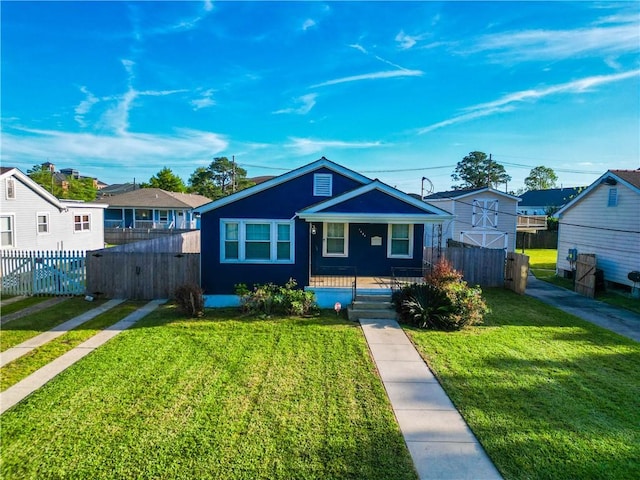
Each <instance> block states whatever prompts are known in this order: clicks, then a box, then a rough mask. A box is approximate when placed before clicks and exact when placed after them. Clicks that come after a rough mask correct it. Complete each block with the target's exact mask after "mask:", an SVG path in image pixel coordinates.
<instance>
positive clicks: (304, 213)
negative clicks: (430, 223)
mask: <svg viewBox="0 0 640 480" xmlns="http://www.w3.org/2000/svg"><path fill="white" fill-rule="evenodd" d="M372 190H378V191H380V192H382V193H386V194H387V195H389V196H391V197H394V198H396V199H398V200H400V201H402V202H404V203H407V204H409V205H411V206H414V207H416V208H418V209H420V210H422V211H424V212H425V213H426V214H429V215H437V216H439V217H440V218H443V216H446V217H447V218H453V216H452V215H450V214H448V213H447V212H445V211H444V210H441V209H439V208H437V207H434V206H433V205H429V204H428V203H425V202H422V201H420V200H417V199H415V198H413V197H412V196H411V195H407V194H406V193H403V192H401V191H399V190H396V189H395V188H392V187H390V186H389V185H386V184H384V183H382V182H381V181H380V180H373V181H371V182H370V183H368V184H367V185H363V186H362V187H359V188H356V189H354V190H351V191H349V192H346V193H343V194H342V195H339V196H337V197H333V198H331V199H330V200H326V201H324V202H320V203H317V204H315V205H312V206H311V207H308V208H304V209H302V210H301V211H300V212H297V215H298V216H299V217H300V218H307V217H308V216H309V215H310V214H311V215H313V214H319V213H321V212H322V211H323V210H325V209H327V208H330V207H332V206H334V205H337V204H339V203H343V202H346V201H348V200H351V199H353V198H356V197H359V196H360V195H363V194H365V193H368V192H370V191H372ZM323 215H334V214H333V213H323ZM351 215H354V214H351ZM368 215H378V214H369V213H367V212H363V213H362V215H360V214H358V216H362V217H364V216H368ZM411 216H413V217H418V216H419V217H420V218H424V217H422V216H421V215H417V214H411Z"/></svg>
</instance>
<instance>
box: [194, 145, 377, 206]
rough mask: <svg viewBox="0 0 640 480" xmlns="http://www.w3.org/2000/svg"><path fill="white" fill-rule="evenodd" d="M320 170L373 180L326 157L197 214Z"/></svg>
mask: <svg viewBox="0 0 640 480" xmlns="http://www.w3.org/2000/svg"><path fill="white" fill-rule="evenodd" d="M320 168H327V169H329V170H331V171H333V172H335V173H338V174H340V175H343V176H345V177H347V178H350V179H351V180H355V181H356V182H360V183H369V182H371V179H370V178H368V177H365V176H364V175H360V174H359V173H357V172H354V171H353V170H349V169H348V168H345V167H342V166H340V165H338V164H337V163H334V162H332V161H331V160H327V159H326V158H325V157H322V158H321V159H319V160H316V161H315V162H312V163H309V164H308V165H304V166H302V167H300V168H297V169H295V170H291V171H290V172H287V173H285V174H283V175H280V176H278V177H276V178H272V179H271V180H267V181H266V182H263V183H260V184H258V185H254V186H253V187H249V188H246V189H244V190H241V191H239V192H237V193H234V194H232V195H229V196H226V197H224V198H221V199H219V200H214V201H213V202H211V203H207V204H206V205H202V206H201V207H198V208H196V209H195V211H196V212H198V213H200V214H203V213H206V212H209V211H211V210H215V209H216V208H220V207H223V206H225V205H228V204H230V203H233V202H236V201H238V200H242V199H243V198H247V197H250V196H252V195H255V194H256V193H259V192H263V191H265V190H268V189H269V188H272V187H275V186H277V185H280V184H283V183H285V182H288V181H290V180H293V179H294V178H298V177H301V176H302V175H306V174H307V173H310V172H313V171H314V170H318V169H320Z"/></svg>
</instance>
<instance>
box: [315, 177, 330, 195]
mask: <svg viewBox="0 0 640 480" xmlns="http://www.w3.org/2000/svg"><path fill="white" fill-rule="evenodd" d="M332 193H333V175H331V174H330V173H314V174H313V196H314V197H330V196H331V195H332Z"/></svg>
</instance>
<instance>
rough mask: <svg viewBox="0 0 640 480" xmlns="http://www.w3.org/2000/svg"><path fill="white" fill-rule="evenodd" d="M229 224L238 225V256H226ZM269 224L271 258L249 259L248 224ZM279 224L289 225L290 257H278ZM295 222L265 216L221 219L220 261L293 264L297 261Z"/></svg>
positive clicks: (279, 241)
mask: <svg viewBox="0 0 640 480" xmlns="http://www.w3.org/2000/svg"><path fill="white" fill-rule="evenodd" d="M227 224H237V225H238V239H237V242H238V258H225V242H226V238H225V233H226V225H227ZM256 224H268V225H269V229H270V230H269V233H270V235H269V258H268V259H253V258H250V259H247V258H246V255H247V253H246V242H247V225H256ZM278 225H288V226H289V258H287V259H280V260H279V259H278V243H281V242H282V240H279V239H278ZM295 258H296V257H295V223H294V221H292V220H272V219H263V218H251V219H249V218H242V219H237V218H222V219H220V263H262V264H264V263H269V264H270V263H274V264H292V263H295Z"/></svg>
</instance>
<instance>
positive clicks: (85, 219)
mask: <svg viewBox="0 0 640 480" xmlns="http://www.w3.org/2000/svg"><path fill="white" fill-rule="evenodd" d="M73 231H74V232H76V233H80V232H89V231H91V215H89V214H87V213H85V214H80V215H74V216H73Z"/></svg>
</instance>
